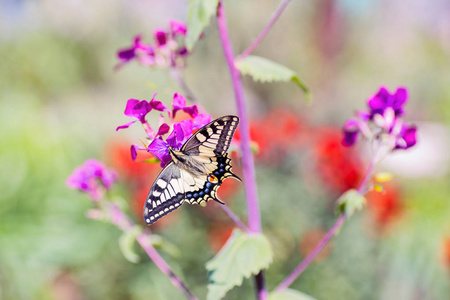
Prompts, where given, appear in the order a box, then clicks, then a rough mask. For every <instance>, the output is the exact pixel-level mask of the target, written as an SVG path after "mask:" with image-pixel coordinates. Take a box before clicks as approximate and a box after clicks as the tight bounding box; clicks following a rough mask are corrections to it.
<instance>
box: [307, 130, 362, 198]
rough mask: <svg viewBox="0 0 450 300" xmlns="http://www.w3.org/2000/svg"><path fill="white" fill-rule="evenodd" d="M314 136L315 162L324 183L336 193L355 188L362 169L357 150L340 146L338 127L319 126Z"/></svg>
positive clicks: (340, 137)
mask: <svg viewBox="0 0 450 300" xmlns="http://www.w3.org/2000/svg"><path fill="white" fill-rule="evenodd" d="M315 136H316V140H315V145H314V156H315V163H316V167H317V169H318V173H319V175H320V177H321V178H322V180H323V182H324V184H325V185H326V186H327V187H328V188H330V189H331V190H334V191H336V192H338V193H343V192H345V191H347V190H348V189H351V188H355V187H356V186H357V185H358V183H359V181H360V180H361V178H362V175H363V174H362V172H363V171H364V169H363V168H364V167H363V164H362V162H361V159H360V157H359V154H358V152H357V151H355V150H354V149H352V148H346V147H344V146H342V144H341V139H342V133H341V131H340V130H338V129H335V128H320V129H318V130H316V131H315Z"/></svg>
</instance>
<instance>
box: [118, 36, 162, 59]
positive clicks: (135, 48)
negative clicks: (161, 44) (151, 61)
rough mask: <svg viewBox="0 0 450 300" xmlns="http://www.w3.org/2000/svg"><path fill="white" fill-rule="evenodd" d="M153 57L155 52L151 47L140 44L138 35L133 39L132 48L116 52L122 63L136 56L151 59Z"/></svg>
mask: <svg viewBox="0 0 450 300" xmlns="http://www.w3.org/2000/svg"><path fill="white" fill-rule="evenodd" d="M154 55H155V51H154V50H153V47H152V46H150V45H146V44H144V43H142V42H141V36H140V35H138V36H135V37H134V42H133V45H132V46H130V47H129V48H125V49H122V50H119V51H117V56H118V57H119V59H120V60H121V62H122V63H127V62H129V61H130V60H132V59H134V58H136V57H138V56H142V57H145V56H150V57H153V56H154Z"/></svg>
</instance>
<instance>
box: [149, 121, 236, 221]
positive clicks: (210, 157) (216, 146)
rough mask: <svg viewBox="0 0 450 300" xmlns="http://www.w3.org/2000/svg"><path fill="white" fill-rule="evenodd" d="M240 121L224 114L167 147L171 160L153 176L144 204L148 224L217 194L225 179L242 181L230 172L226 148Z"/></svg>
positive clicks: (215, 198) (216, 199) (212, 197)
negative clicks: (177, 147)
mask: <svg viewBox="0 0 450 300" xmlns="http://www.w3.org/2000/svg"><path fill="white" fill-rule="evenodd" d="M238 124H239V118H238V117H236V116H224V117H221V118H218V119H216V120H214V121H212V122H211V123H209V124H207V125H205V126H204V127H202V128H200V129H199V130H198V131H197V132H195V133H194V134H193V135H192V136H191V137H190V138H189V139H188V140H187V141H186V143H185V144H184V145H183V146H182V147H181V149H180V150H179V151H178V150H175V149H172V148H169V152H170V155H171V156H172V161H171V162H169V164H168V165H167V166H166V167H165V168H164V169H163V170H162V171H161V173H160V174H159V175H158V177H156V180H155V182H154V183H153V186H152V188H151V189H150V192H149V193H148V196H147V199H146V201H145V205H144V221H145V223H146V224H147V225H151V224H153V223H154V222H156V221H157V220H158V219H159V218H161V217H162V216H164V215H166V214H168V213H169V212H171V211H172V210H174V209H177V208H178V207H180V206H181V205H182V204H183V203H184V202H187V203H189V204H200V203H203V202H206V201H208V200H210V199H213V200H215V201H217V202H219V203H221V204H224V203H223V202H222V201H220V200H219V199H218V197H217V189H218V188H219V186H220V185H221V184H222V182H223V181H224V180H225V178H228V177H233V178H235V179H237V180H239V181H240V180H241V179H240V178H239V177H237V176H236V175H235V174H233V173H232V172H231V164H230V161H231V159H230V158H229V157H228V154H227V150H228V148H229V147H230V143H231V139H232V138H233V135H234V132H235V131H236V128H237V126H238Z"/></svg>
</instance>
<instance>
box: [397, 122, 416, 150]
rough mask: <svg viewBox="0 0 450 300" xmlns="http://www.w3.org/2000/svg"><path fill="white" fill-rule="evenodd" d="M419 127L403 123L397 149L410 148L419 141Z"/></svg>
mask: <svg viewBox="0 0 450 300" xmlns="http://www.w3.org/2000/svg"><path fill="white" fill-rule="evenodd" d="M416 135H417V127H416V126H414V125H406V124H404V125H403V128H402V131H401V133H400V136H399V139H398V140H397V144H396V146H395V149H408V148H411V147H412V146H414V145H415V144H416V143H417V137H416Z"/></svg>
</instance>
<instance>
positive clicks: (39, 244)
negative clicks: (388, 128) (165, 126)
mask: <svg viewBox="0 0 450 300" xmlns="http://www.w3.org/2000/svg"><path fill="white" fill-rule="evenodd" d="M278 4H279V1H268V0H249V1H245V2H244V1H238V0H228V1H226V3H225V5H226V10H227V15H228V23H229V27H230V34H231V38H232V41H233V43H234V49H235V52H236V53H240V52H241V51H243V50H244V49H245V48H246V47H247V46H248V45H249V44H250V42H251V41H252V40H253V39H254V38H255V37H256V36H257V34H258V33H259V31H260V30H261V29H262V28H263V26H264V25H265V24H266V22H267V20H268V19H269V17H270V15H271V13H272V12H273V11H274V10H275V9H276V7H277V6H278ZM186 6H187V4H186V2H185V1H182V0H168V1H167V0H166V1H126V0H123V1H118V0H111V1H107V2H105V1H99V0H95V1H80V0H66V1H56V0H42V1H25V0H22V1H20V0H2V1H1V2H0V57H1V62H0V128H1V130H0V141H1V147H0V170H1V172H0V299H5V300H10V299H133V300H134V299H179V298H182V297H183V296H182V294H181V293H180V292H179V291H178V290H177V289H175V288H174V287H173V286H172V285H171V283H170V281H169V280H168V279H167V278H166V277H164V276H163V275H162V273H161V272H160V271H159V270H158V269H157V268H156V267H155V266H154V264H153V263H152V262H150V261H149V259H148V258H147V257H146V256H145V255H144V254H143V253H142V252H140V249H137V248H136V251H137V252H138V253H140V254H141V261H140V262H139V263H137V264H132V263H130V262H128V261H126V259H125V258H124V257H123V255H122V254H121V252H120V250H119V247H118V238H119V237H120V232H119V231H118V230H117V229H116V228H115V227H114V226H112V225H110V224H108V223H102V222H98V221H93V220H90V219H87V218H86V217H85V212H86V210H87V209H89V208H90V207H91V203H90V201H88V199H87V198H86V197H85V196H84V195H82V194H80V193H77V192H76V191H73V190H69V189H68V188H67V187H66V186H65V180H66V178H67V176H68V175H69V174H70V173H71V171H72V170H73V168H74V167H75V166H78V165H80V164H82V162H83V161H84V160H85V159H87V158H97V159H100V160H102V161H104V162H106V163H107V164H108V165H110V166H112V167H115V168H116V169H117V170H118V172H119V174H120V176H121V180H120V181H119V184H118V185H117V186H116V188H115V189H114V190H113V191H112V197H114V198H115V199H118V200H119V201H121V202H122V203H123V204H124V205H126V206H127V207H128V208H129V209H128V211H129V213H130V215H131V216H133V217H134V218H135V219H136V221H137V222H140V216H139V212H140V211H141V207H140V205H141V204H140V203H141V202H142V201H143V199H142V197H145V195H146V193H147V191H148V189H149V188H150V186H151V184H152V178H153V177H152V176H154V175H155V173H157V172H158V170H159V169H158V168H159V167H158V166H157V165H152V166H149V165H144V164H142V163H133V162H131V161H130V159H129V157H128V156H129V155H128V151H129V150H128V149H129V148H128V147H129V144H130V143H138V141H139V138H142V137H143V131H142V130H140V128H139V126H135V127H132V128H130V129H128V130H123V131H119V132H115V128H116V127H117V126H118V125H121V124H123V123H125V122H127V121H128V119H127V118H126V117H125V116H124V115H123V110H124V108H125V103H126V100H127V99H129V98H137V99H147V100H149V99H150V98H151V96H152V95H153V93H154V92H158V99H159V100H162V101H164V102H165V103H166V104H167V105H170V104H171V99H172V95H173V93H174V92H181V89H180V88H179V87H178V86H177V85H176V84H175V83H174V82H173V81H172V80H171V78H170V76H169V74H168V72H167V71H166V70H154V69H148V68H145V67H142V66H139V65H138V64H136V63H130V64H128V65H126V66H124V67H123V68H122V69H121V70H119V71H114V70H113V67H114V65H115V64H116V63H117V59H116V57H115V55H116V51H117V50H118V49H119V48H124V47H127V46H128V45H130V44H131V41H132V37H133V36H134V35H136V34H139V33H140V34H142V35H143V38H144V40H147V41H150V40H151V38H152V32H153V29H154V28H157V27H165V26H167V24H168V22H169V20H170V19H178V20H186ZM255 12H257V13H255ZM219 46H220V41H219V39H218V36H217V29H216V26H215V22H214V20H213V22H212V23H211V26H209V27H208V28H207V30H206V31H205V35H204V38H203V39H202V40H201V41H200V42H199V43H198V44H197V46H196V48H195V50H194V53H193V54H192V55H191V56H190V57H189V58H188V60H187V68H186V70H185V71H184V75H185V78H186V81H187V83H188V84H189V86H190V87H191V89H192V90H193V92H194V93H195V95H196V96H197V98H198V99H199V100H200V101H201V103H202V105H203V106H204V107H205V108H206V109H207V110H208V111H209V113H211V114H212V115H213V116H214V117H218V116H221V115H225V114H229V113H235V112H236V108H235V103H234V98H233V91H232V87H231V82H230V79H229V74H228V73H227V68H226V65H225V62H224V58H223V55H222V50H221V48H220V47H219ZM255 54H256V55H260V56H263V57H266V58H269V59H272V60H274V61H277V62H279V63H281V64H284V65H286V66H288V67H290V68H292V69H294V70H296V71H297V72H298V73H299V75H300V78H302V80H304V81H305V82H306V83H308V85H309V87H310V88H311V91H312V93H313V97H314V102H313V105H312V106H310V107H308V106H306V105H305V102H304V97H303V95H302V93H301V91H300V89H299V88H298V87H297V86H295V85H293V84H289V83H277V84H265V85H263V84H259V83H253V82H252V81H251V79H250V78H245V79H244V83H245V87H246V97H247V101H248V105H249V112H250V116H251V119H252V120H253V121H252V136H253V137H254V139H255V141H256V142H257V143H258V144H259V145H260V148H261V152H260V154H258V155H257V162H256V163H257V179H258V184H259V186H258V193H259V196H260V205H261V213H262V219H263V229H264V231H265V233H266V234H267V236H268V237H269V239H270V241H271V244H272V246H273V250H274V253H275V257H274V258H275V259H274V262H273V264H272V265H271V267H270V268H269V270H268V271H267V272H266V277H267V284H268V287H269V289H273V288H275V287H276V286H277V284H278V283H280V282H281V280H282V279H283V278H284V277H285V276H286V275H287V274H288V273H289V272H290V271H292V270H293V269H294V267H295V266H296V265H297V264H298V263H299V262H300V260H301V259H302V257H304V255H306V254H307V253H308V251H310V250H311V249H312V247H314V245H315V244H316V243H317V241H318V239H320V237H321V236H322V235H323V233H324V232H326V231H327V229H328V228H329V227H330V226H331V224H332V223H333V221H334V219H335V214H334V204H333V202H334V201H335V199H336V198H337V197H338V196H339V194H340V193H341V192H343V191H344V190H345V189H347V188H350V187H352V186H354V185H355V184H357V180H358V178H359V176H360V174H361V172H362V170H363V169H364V165H365V162H366V159H367V157H366V154H365V153H366V149H364V147H361V148H359V149H357V150H356V151H355V150H348V149H341V147H340V145H339V139H340V133H339V129H340V128H341V126H342V124H343V123H344V122H345V120H346V119H347V118H348V117H350V116H351V115H352V114H353V112H354V111H355V110H357V109H364V108H365V100H366V99H367V98H368V97H369V96H370V95H371V94H373V93H375V92H376V91H377V90H378V87H379V86H380V85H386V86H387V87H388V88H389V89H390V90H391V91H394V89H396V88H397V87H398V86H406V87H408V89H409V91H410V102H409V103H408V105H407V112H408V113H407V116H406V119H407V120H408V121H413V122H414V123H415V124H417V126H418V128H419V137H418V139H419V141H418V145H417V147H416V148H415V149H410V150H408V151H406V152H403V153H395V154H394V155H393V156H392V157H390V158H388V159H386V160H385V161H384V162H383V163H382V164H381V165H380V166H378V170H380V171H382V170H388V171H390V172H392V173H394V175H395V178H394V179H393V181H392V182H390V183H389V184H388V185H387V186H386V194H373V193H372V194H371V195H370V197H369V201H368V206H367V208H366V209H365V210H364V211H363V212H361V213H358V214H357V215H356V216H354V217H353V218H352V219H350V220H349V221H348V222H347V223H346V224H345V225H344V227H343V228H342V230H341V231H340V233H339V235H338V236H337V237H336V238H335V239H334V240H333V241H332V243H331V244H330V246H329V247H328V248H326V249H325V250H324V253H323V255H322V256H321V257H319V260H318V261H316V262H315V263H313V264H312V265H311V266H310V267H309V268H308V269H307V270H306V271H305V272H304V273H303V274H302V276H301V277H300V278H299V279H298V280H297V281H296V282H295V283H294V284H293V285H292V288H294V289H298V290H301V291H303V292H305V293H308V294H310V295H312V296H314V297H316V298H317V299H450V276H449V272H450V201H449V196H450V185H449V184H448V182H449V177H450V176H449V172H448V168H449V160H450V159H449V151H448V148H449V146H450V134H449V132H450V130H449V127H448V126H449V124H450V4H449V3H448V1H444V0H436V1H425V0H417V1H406V0H391V1H373V0H364V1H357V2H356V1H349V0H340V1H332V0H320V1H292V2H291V4H290V5H289V6H288V8H287V10H286V11H285V13H284V14H283V15H282V17H281V18H280V20H279V21H278V22H277V24H276V25H275V27H274V28H273V30H272V31H271V33H270V34H269V35H268V37H267V38H266V39H265V40H264V42H263V43H262V44H261V45H260V46H259V47H258V48H257V50H256V51H255ZM154 117H156V116H154ZM267 124H269V125H267ZM264 125H265V126H264ZM234 165H235V166H236V167H235V168H236V169H237V171H238V172H239V162H238V161H237V160H235V162H234ZM238 174H239V173H238ZM222 189H223V191H222V192H223V193H224V196H223V197H224V199H225V201H226V202H227V203H228V205H229V206H230V207H231V208H232V209H233V211H235V212H236V213H237V214H238V215H240V216H241V217H242V218H243V219H245V215H246V206H245V200H244V199H245V198H244V192H243V190H242V185H239V184H229V185H228V186H225V187H223V188H222ZM140 201H141V202H140ZM171 216H172V215H171ZM163 220H164V219H163ZM160 223H161V224H160V225H158V226H155V227H154V228H153V229H154V231H155V232H156V233H158V234H160V235H161V236H164V237H165V238H166V239H167V241H169V242H170V243H172V244H173V245H175V246H176V247H177V248H178V250H179V251H175V252H174V251H167V249H164V248H163V249H161V253H162V255H163V256H164V258H165V259H166V260H167V261H168V263H169V264H170V265H171V266H172V267H173V269H174V270H175V272H176V273H177V274H179V275H180V276H181V277H182V278H183V279H184V280H185V282H186V283H187V285H188V286H189V287H190V288H191V289H192V291H193V292H194V294H195V295H197V296H198V297H200V298H201V299H203V298H204V297H205V295H206V284H207V274H206V270H205V267H204V263H205V262H206V261H207V260H209V259H210V258H211V257H213V256H214V254H215V253H216V252H217V250H218V248H219V247H220V245H221V244H222V243H223V242H224V240H225V239H226V237H227V235H228V234H229V232H230V230H231V227H232V224H230V223H229V221H227V219H226V218H225V217H224V216H223V214H222V213H221V211H218V210H217V207H216V204H215V203H209V204H208V206H207V207H206V208H197V207H183V208H182V209H180V210H179V211H177V213H174V214H173V217H170V218H169V217H167V220H166V221H165V222H160ZM253 298H254V293H253V284H252V282H251V280H247V281H245V283H244V285H243V286H242V287H238V288H235V289H233V290H232V291H231V292H230V293H229V294H228V295H227V299H253Z"/></svg>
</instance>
